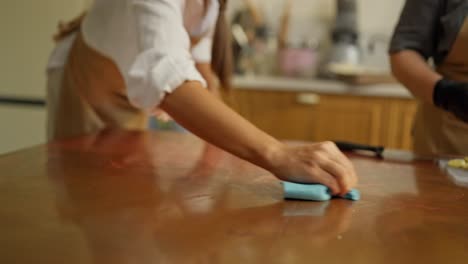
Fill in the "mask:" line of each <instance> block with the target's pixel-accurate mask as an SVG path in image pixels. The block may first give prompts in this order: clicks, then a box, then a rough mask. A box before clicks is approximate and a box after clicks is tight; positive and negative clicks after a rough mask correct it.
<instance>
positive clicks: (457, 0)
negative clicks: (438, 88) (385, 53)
mask: <svg viewBox="0 0 468 264" xmlns="http://www.w3.org/2000/svg"><path fill="white" fill-rule="evenodd" d="M467 14H468V0H406V3H405V6H404V7H403V11H402V13H401V17H400V21H399V22H398V24H397V26H396V28H395V32H394V34H393V38H392V41H391V43H390V53H395V52H398V51H401V50H415V51H417V52H419V53H420V54H421V55H422V56H423V57H424V58H426V59H428V58H431V57H432V58H433V59H434V62H435V64H436V65H438V64H440V63H441V62H442V61H443V60H444V59H445V57H446V56H447V55H448V53H449V52H450V49H451V47H452V45H453V43H454V42H455V40H456V38H457V36H458V33H459V31H460V29H461V27H462V25H463V23H464V21H465V17H466V15H467ZM467 48H468V47H467Z"/></svg>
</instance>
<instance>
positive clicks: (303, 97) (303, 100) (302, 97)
mask: <svg viewBox="0 0 468 264" xmlns="http://www.w3.org/2000/svg"><path fill="white" fill-rule="evenodd" d="M296 101H297V102H298V103H300V104H306V105H318V104H319V103H320V95H318V94H314V93H300V94H298V95H297V97H296Z"/></svg>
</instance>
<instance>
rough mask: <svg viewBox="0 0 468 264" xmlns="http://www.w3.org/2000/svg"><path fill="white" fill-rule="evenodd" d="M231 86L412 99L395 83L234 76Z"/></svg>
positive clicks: (247, 88)
mask: <svg viewBox="0 0 468 264" xmlns="http://www.w3.org/2000/svg"><path fill="white" fill-rule="evenodd" d="M233 87H234V88H236V89H245V90H265V91H283V92H313V93H322V94H337V95H353V96H366V97H389V98H402V99H412V98H413V96H412V95H411V93H410V92H409V91H408V90H407V89H406V88H405V87H403V86H402V85H400V84H397V83H393V84H392V83H390V84H374V85H350V84H346V83H344V82H340V81H333V80H320V79H297V78H287V77H277V76H236V77H235V78H234V80H233Z"/></svg>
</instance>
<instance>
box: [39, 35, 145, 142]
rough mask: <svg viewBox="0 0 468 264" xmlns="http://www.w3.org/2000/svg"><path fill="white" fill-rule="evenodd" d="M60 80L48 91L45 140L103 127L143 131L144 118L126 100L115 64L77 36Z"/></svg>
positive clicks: (81, 133)
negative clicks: (59, 82) (46, 137)
mask: <svg viewBox="0 0 468 264" xmlns="http://www.w3.org/2000/svg"><path fill="white" fill-rule="evenodd" d="M51 77H52V78H55V79H56V80H60V79H61V83H62V85H58V86H57V85H55V86H50V87H49V91H48V102H47V104H48V123H47V136H48V139H49V140H54V139H61V138H67V137H73V136H78V135H83V134H88V133H93V132H96V131H99V130H101V129H104V128H119V129H132V130H144V129H145V128H146V127H147V120H148V118H147V116H146V115H145V114H144V112H143V111H141V110H140V109H138V108H136V107H134V106H132V105H131V104H130V102H129V100H128V97H127V92H126V88H125V82H124V80H123V77H122V75H121V73H120V72H119V70H118V68H117V67H116V65H115V64H114V63H113V62H112V61H111V60H110V59H108V58H106V57H104V56H103V55H101V54H99V53H98V52H96V51H94V50H93V49H91V48H90V47H88V46H87V45H86V44H85V43H84V41H83V38H82V36H81V34H78V36H77V38H76V40H75V42H74V44H73V47H72V49H71V51H70V54H69V57H68V61H67V63H66V66H65V69H64V72H63V74H61V72H60V71H59V72H57V74H55V76H51Z"/></svg>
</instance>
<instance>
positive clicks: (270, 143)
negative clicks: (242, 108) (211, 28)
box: [161, 82, 282, 169]
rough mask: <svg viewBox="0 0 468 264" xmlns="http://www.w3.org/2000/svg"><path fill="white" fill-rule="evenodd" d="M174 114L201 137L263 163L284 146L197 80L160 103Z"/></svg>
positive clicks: (259, 164) (262, 165) (181, 122)
mask: <svg viewBox="0 0 468 264" xmlns="http://www.w3.org/2000/svg"><path fill="white" fill-rule="evenodd" d="M161 108H162V109H164V110H165V111H166V112H167V113H168V114H169V115H171V117H172V118H174V119H175V120H176V121H177V122H178V123H179V124H181V125H182V126H184V127H185V128H187V129H188V130H190V131H191V132H192V133H194V134H196V135H197V136H199V137H201V138H202V139H204V140H206V141H208V142H210V143H212V144H214V145H216V146H218V147H220V148H222V149H224V150H226V151H229V152H231V153H232V154H234V155H236V156H239V157H241V158H243V159H245V160H248V161H250V162H252V163H254V164H256V165H258V166H260V167H263V168H265V169H270V168H269V167H270V163H271V160H270V156H271V155H273V153H274V152H275V151H276V150H277V149H278V148H280V147H281V146H282V144H281V143H280V142H278V141H277V140H276V139H274V138H273V137H271V136H269V135H268V134H266V133H264V132H263V131H261V130H259V129H258V128H256V127H255V126H254V125H252V124H251V123H249V122H248V121H247V120H245V119H244V118H242V117H241V116H240V115H238V114H237V113H236V112H234V111H233V110H231V109H230V108H229V107H227V106H226V105H224V104H223V103H222V102H221V101H220V100H217V99H216V97H214V96H213V95H212V94H210V93H209V92H208V91H207V90H206V89H203V88H202V87H201V86H200V84H199V83H198V82H186V83H185V84H183V85H182V86H181V87H179V88H178V89H176V90H175V91H174V92H173V93H171V94H169V95H168V96H167V97H166V98H165V99H164V101H163V103H162V104H161Z"/></svg>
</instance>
